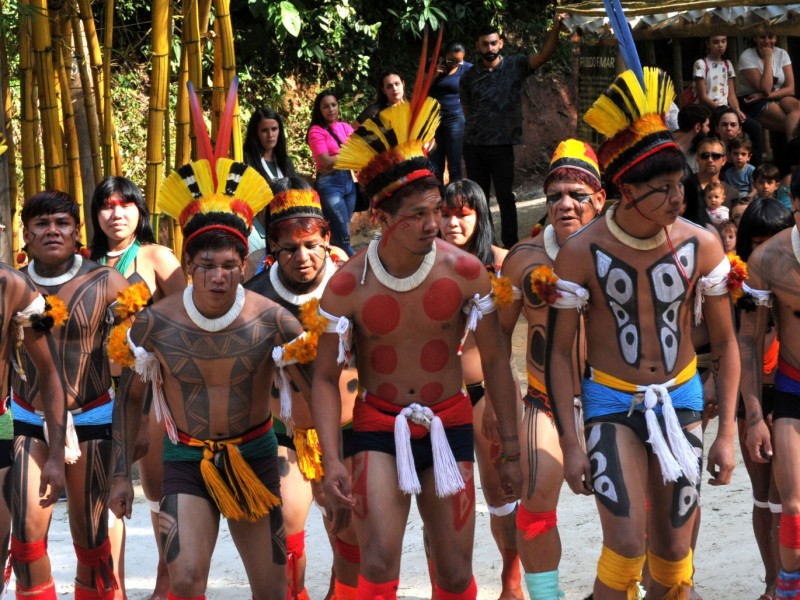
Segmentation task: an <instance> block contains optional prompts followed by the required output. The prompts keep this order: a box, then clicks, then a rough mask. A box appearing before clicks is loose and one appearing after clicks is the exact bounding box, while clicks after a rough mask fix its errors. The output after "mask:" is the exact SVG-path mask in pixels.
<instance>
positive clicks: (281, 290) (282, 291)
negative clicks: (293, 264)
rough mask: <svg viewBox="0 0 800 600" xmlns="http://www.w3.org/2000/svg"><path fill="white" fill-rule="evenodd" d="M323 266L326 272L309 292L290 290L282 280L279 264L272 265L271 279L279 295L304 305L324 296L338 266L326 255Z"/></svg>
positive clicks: (295, 303) (288, 300)
mask: <svg viewBox="0 0 800 600" xmlns="http://www.w3.org/2000/svg"><path fill="white" fill-rule="evenodd" d="M322 268H323V269H324V271H325V274H324V275H323V276H322V281H320V282H319V285H317V287H316V288H314V289H313V290H311V291H310V292H308V293H307V294H295V293H294V292H292V291H291V290H289V288H287V287H286V286H285V285H284V284H283V282H282V281H281V278H280V276H279V274H278V271H279V268H278V266H277V265H272V267H270V269H269V281H270V283H271V284H272V287H273V289H274V290H275V292H276V293H277V294H278V296H280V297H281V298H283V299H284V300H286V301H287V302H289V303H291V304H294V305H295V306H303V304H305V303H306V302H308V301H309V300H311V299H313V298H322V292H324V291H325V286H326V285H328V280H329V279H330V278H331V277H332V276H333V274H334V273H335V272H336V266H335V265H334V264H333V261H332V260H331V257H330V256H326V257H325V264H324V265H323V267H322Z"/></svg>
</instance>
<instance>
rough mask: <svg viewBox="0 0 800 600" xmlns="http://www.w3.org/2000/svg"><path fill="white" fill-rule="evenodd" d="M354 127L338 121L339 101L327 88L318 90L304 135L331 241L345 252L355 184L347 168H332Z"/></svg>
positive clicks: (347, 243) (354, 195) (350, 252)
mask: <svg viewBox="0 0 800 600" xmlns="http://www.w3.org/2000/svg"><path fill="white" fill-rule="evenodd" d="M351 133H353V128H352V127H350V125H348V124H347V123H343V122H341V121H339V102H338V101H337V100H336V94H335V93H334V91H333V90H331V89H328V90H325V91H323V92H320V93H319V94H318V95H317V98H316V99H315V100H314V109H313V110H312V111H311V126H310V127H309V128H308V134H307V135H306V139H307V140H308V145H309V147H310V148H311V154H313V155H314V162H315V163H316V165H317V185H316V189H317V193H318V194H319V197H320V200H321V202H322V211H323V213H324V214H325V218H326V219H328V223H330V226H331V237H332V240H331V242H332V243H333V245H334V246H338V247H339V248H341V249H342V250H344V251H345V252H347V255H348V256H352V255H353V249H352V248H351V247H350V219H352V218H353V210H354V209H355V206H356V186H355V183H354V182H353V177H352V175H351V173H350V171H341V170H336V169H334V168H333V166H334V164H336V156H337V155H338V154H339V148H341V146H342V144H344V143H345V142H346V141H347V138H348V137H350V134H351Z"/></svg>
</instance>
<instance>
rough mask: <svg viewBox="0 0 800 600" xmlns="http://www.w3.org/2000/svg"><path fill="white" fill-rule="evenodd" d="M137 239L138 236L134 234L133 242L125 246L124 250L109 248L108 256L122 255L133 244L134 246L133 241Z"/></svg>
mask: <svg viewBox="0 0 800 600" xmlns="http://www.w3.org/2000/svg"><path fill="white" fill-rule="evenodd" d="M135 241H136V236H133V240H131V243H130V244H128V245H127V246H125V247H124V248H123V249H122V250H109V251H108V252H106V256H107V257H108V258H116V257H118V256H122V255H123V254H125V253H126V252H127V251H128V250H129V249H130V247H131V246H133V243H134V242H135Z"/></svg>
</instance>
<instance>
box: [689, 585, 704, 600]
mask: <svg viewBox="0 0 800 600" xmlns="http://www.w3.org/2000/svg"><path fill="white" fill-rule="evenodd" d="M689 600H703V598H702V597H701V596H700V594H698V593H697V588H695V587H692V588H691V589H690V590H689Z"/></svg>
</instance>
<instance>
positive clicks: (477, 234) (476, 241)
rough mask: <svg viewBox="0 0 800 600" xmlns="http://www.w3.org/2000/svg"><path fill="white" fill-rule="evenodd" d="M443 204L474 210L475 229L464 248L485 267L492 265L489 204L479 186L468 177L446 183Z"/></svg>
mask: <svg viewBox="0 0 800 600" xmlns="http://www.w3.org/2000/svg"><path fill="white" fill-rule="evenodd" d="M442 201H443V205H444V206H447V207H448V208H460V207H462V206H466V207H467V208H471V209H473V210H474V211H475V216H476V221H475V230H474V231H473V232H472V235H471V236H470V238H469V240H467V244H466V246H465V247H464V250H466V251H467V252H469V253H470V254H474V255H475V256H477V257H478V260H480V261H481V263H482V264H484V265H486V266H487V267H494V265H495V261H494V251H493V250H492V242H493V238H494V229H493V228H492V219H491V215H490V213H489V204H488V203H487V202H486V195H485V194H484V193H483V190H482V189H481V186H479V185H478V184H477V183H475V182H474V181H472V180H470V179H462V180H460V181H455V182H452V183H449V184H447V186H445V188H444V194H443V195H442Z"/></svg>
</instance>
